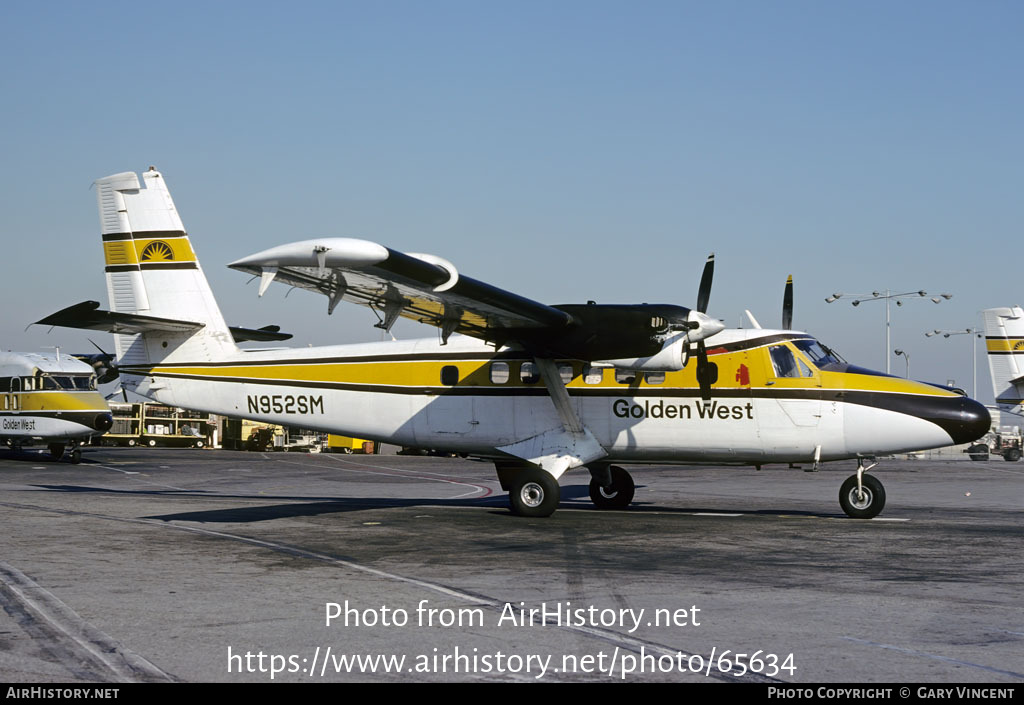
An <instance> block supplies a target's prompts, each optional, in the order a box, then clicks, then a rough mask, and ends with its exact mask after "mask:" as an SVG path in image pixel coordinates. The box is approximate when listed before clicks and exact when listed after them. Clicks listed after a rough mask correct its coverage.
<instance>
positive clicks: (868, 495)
mask: <svg viewBox="0 0 1024 705" xmlns="http://www.w3.org/2000/svg"><path fill="white" fill-rule="evenodd" d="M877 464H878V463H871V465H869V466H868V467H866V468H865V467H864V461H863V460H861V459H858V460H857V474H856V475H850V477H848V478H846V481H845V482H844V483H843V484H842V486H841V487H840V488H839V505H840V506H841V507H842V508H843V511H844V512H846V514H847V516H850V517H852V518H854V519H871V518H873V517H876V516H878V515H879V514H880V513H881V511H882V509H883V508H884V507H885V488H884V487H883V486H882V483H881V482H879V481H878V478H877V477H875V476H874V475H868V474H867V473H866V472H865V470H870V469H871V468H873V467H875V466H876V465H877Z"/></svg>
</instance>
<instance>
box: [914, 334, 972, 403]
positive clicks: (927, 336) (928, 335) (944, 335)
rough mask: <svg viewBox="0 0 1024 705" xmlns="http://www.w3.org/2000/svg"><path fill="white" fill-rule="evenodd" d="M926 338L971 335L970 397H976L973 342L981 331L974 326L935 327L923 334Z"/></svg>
mask: <svg viewBox="0 0 1024 705" xmlns="http://www.w3.org/2000/svg"><path fill="white" fill-rule="evenodd" d="M924 335H925V337H926V338H931V337H932V336H933V335H941V336H942V337H943V338H948V337H950V336H951V335H973V336H975V337H973V338H971V377H972V380H971V384H972V387H971V399H977V398H978V344H977V342H975V341H976V340H977V338H980V337H981V331H980V330H978V329H976V328H964V329H963V330H939V329H938V328H936V329H935V330H933V331H931V332H930V333H925V334H924Z"/></svg>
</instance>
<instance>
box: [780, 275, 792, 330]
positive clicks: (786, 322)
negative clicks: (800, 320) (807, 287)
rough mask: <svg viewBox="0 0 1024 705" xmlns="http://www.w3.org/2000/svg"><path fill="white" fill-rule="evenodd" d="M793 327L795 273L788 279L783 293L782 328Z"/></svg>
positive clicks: (788, 328) (789, 328)
mask: <svg viewBox="0 0 1024 705" xmlns="http://www.w3.org/2000/svg"><path fill="white" fill-rule="evenodd" d="M792 329H793V275H792V274H790V275H789V278H788V279H786V290H785V292H783V294H782V330H792Z"/></svg>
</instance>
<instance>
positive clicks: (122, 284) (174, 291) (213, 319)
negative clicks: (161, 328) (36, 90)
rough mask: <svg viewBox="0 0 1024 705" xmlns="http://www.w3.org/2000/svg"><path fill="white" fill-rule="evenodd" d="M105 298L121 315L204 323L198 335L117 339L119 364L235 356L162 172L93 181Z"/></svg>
mask: <svg viewBox="0 0 1024 705" xmlns="http://www.w3.org/2000/svg"><path fill="white" fill-rule="evenodd" d="M95 185H96V197H97V200H98V203H99V210H100V224H101V228H102V235H103V255H104V262H105V265H106V277H107V296H108V297H109V301H110V307H111V309H112V310H113V311H117V312H118V313H137V314H143V315H147V316H157V317H161V318H171V319H177V320H184V321H195V322H197V323H202V324H203V327H202V328H201V329H199V330H198V331H195V332H186V333H177V334H173V335H169V334H167V333H143V334H139V335H115V336H114V338H115V346H116V352H117V357H118V360H119V362H120V363H121V364H122V365H147V364H154V363H157V362H162V361H175V360H182V361H184V360H190V361H211V360H217V359H221V358H223V357H224V356H226V355H228V354H231V353H233V352H236V351H237V348H236V346H235V343H234V340H233V338H232V337H231V333H230V331H229V330H228V327H227V325H226V324H225V323H224V318H223V316H222V315H221V313H220V309H219V308H218V307H217V302H216V301H215V300H214V298H213V293H212V292H211V291H210V286H209V284H208V283H207V281H206V277H205V276H204V275H203V270H202V268H201V267H200V266H199V261H198V259H197V257H196V254H195V251H194V250H193V249H192V244H191V242H190V241H189V238H188V235H187V234H186V233H185V227H184V225H182V222H181V218H180V217H179V216H178V211H177V209H176V208H175V207H174V201H173V200H171V194H170V192H169V191H168V190H167V185H166V183H165V182H164V179H163V177H162V176H161V174H160V172H158V171H157V170H156V169H155V168H153V167H150V169H149V171H147V172H145V173H144V174H143V176H142V181H141V183H140V180H139V178H138V176H137V175H136V174H135V173H134V172H124V173H121V174H114V175H113V176H107V177H104V178H102V179H99V180H97V181H96V184H95Z"/></svg>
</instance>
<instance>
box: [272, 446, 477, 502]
mask: <svg viewBox="0 0 1024 705" xmlns="http://www.w3.org/2000/svg"><path fill="white" fill-rule="evenodd" d="M327 457H328V458H330V459H331V461H332V462H336V463H345V464H346V465H358V466H359V467H363V468H369V469H368V470H356V469H354V468H339V470H344V471H346V472H358V473H363V474H367V475H385V476H390V477H404V478H408V479H411V480H426V481H428V482H444V483H446V484H450V485H462V486H463V487H472V488H473V489H472V490H471V491H469V492H465V493H463V494H460V495H456V496H454V497H449V498H448V499H462V498H463V497H470V496H472V495H475V494H479V493H480V492H483V494H480V495H479V497H478V498H477V499H483V498H484V497H489V496H491V495H492V494H494V490H493V489H492V488H490V487H487V486H486V485H478V484H476V483H474V482H460V481H459V480H452V479H449V478H445V477H427V475H433V474H435V473H424V472H422V471H419V470H403V469H402V468H393V467H388V466H386V465H370V464H369V463H359V462H356V461H354V460H348V459H346V458H338V457H336V456H334V455H328V456H327ZM279 462H282V463H290V464H292V465H304V463H297V462H290V461H288V460H281V461H279ZM318 467H326V466H323V465H318ZM382 470H391V471H392V472H381V471H382ZM411 473H416V474H411Z"/></svg>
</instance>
